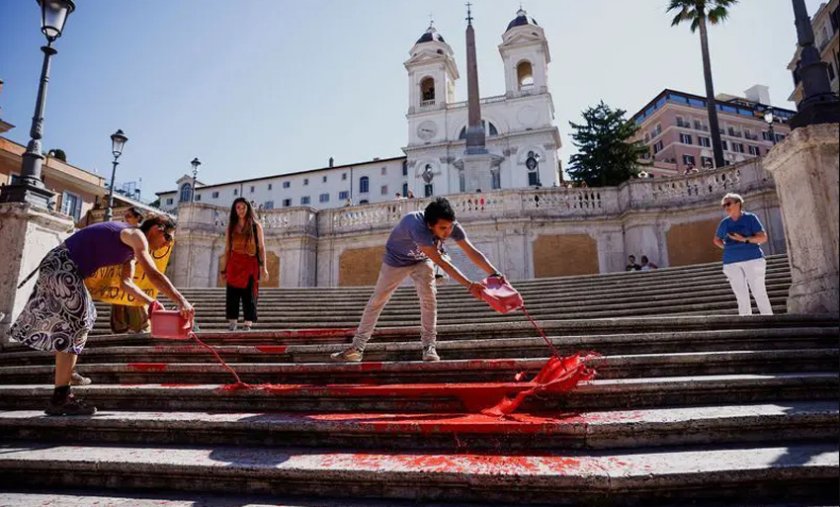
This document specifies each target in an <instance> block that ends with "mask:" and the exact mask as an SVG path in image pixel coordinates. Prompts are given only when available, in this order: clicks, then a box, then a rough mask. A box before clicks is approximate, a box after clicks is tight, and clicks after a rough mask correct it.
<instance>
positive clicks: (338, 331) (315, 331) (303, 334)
mask: <svg viewBox="0 0 840 507" xmlns="http://www.w3.org/2000/svg"><path fill="white" fill-rule="evenodd" d="M355 332H356V330H355V329H347V328H312V329H289V330H287V331H279V332H276V333H272V334H274V335H275V336H278V337H281V338H307V337H314V336H321V337H331V336H332V337H339V336H353V333H355Z"/></svg>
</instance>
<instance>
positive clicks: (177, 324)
mask: <svg viewBox="0 0 840 507" xmlns="http://www.w3.org/2000/svg"><path fill="white" fill-rule="evenodd" d="M149 321H151V324H152V337H153V338H167V339H169V340H188V339H189V338H190V333H191V332H192V328H193V323H192V320H188V319H185V318H183V317H181V312H180V311H178V310H165V309H164V308H163V305H161V304H160V303H158V302H157V301H155V302H154V303H152V305H151V306H150V307H149Z"/></svg>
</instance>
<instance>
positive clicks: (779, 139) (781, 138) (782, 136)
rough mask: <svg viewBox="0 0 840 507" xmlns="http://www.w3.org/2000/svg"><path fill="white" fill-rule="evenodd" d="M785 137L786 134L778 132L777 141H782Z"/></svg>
mask: <svg viewBox="0 0 840 507" xmlns="http://www.w3.org/2000/svg"><path fill="white" fill-rule="evenodd" d="M784 138H785V135H784V134H776V142H777V143H779V142H782V140H784Z"/></svg>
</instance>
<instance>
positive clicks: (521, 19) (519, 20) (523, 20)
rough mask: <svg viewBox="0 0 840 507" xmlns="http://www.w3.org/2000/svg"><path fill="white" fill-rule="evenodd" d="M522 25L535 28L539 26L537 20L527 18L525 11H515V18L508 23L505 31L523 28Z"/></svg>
mask: <svg viewBox="0 0 840 507" xmlns="http://www.w3.org/2000/svg"><path fill="white" fill-rule="evenodd" d="M523 25H537V26H539V24H538V23H537V20H536V19H534V18H532V17H530V16H528V13H527V12H525V9H519V10H518V11H516V17H515V18H513V21H511V22H510V23H508V27H507V29H508V30H510V29H511V28H514V27H517V26H523Z"/></svg>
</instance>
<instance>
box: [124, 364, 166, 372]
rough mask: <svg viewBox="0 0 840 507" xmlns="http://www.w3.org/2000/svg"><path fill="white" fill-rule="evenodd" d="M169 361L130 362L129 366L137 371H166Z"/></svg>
mask: <svg viewBox="0 0 840 507" xmlns="http://www.w3.org/2000/svg"><path fill="white" fill-rule="evenodd" d="M167 366H168V365H167V363H128V367H129V368H130V369H132V370H137V371H166V367H167Z"/></svg>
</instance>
